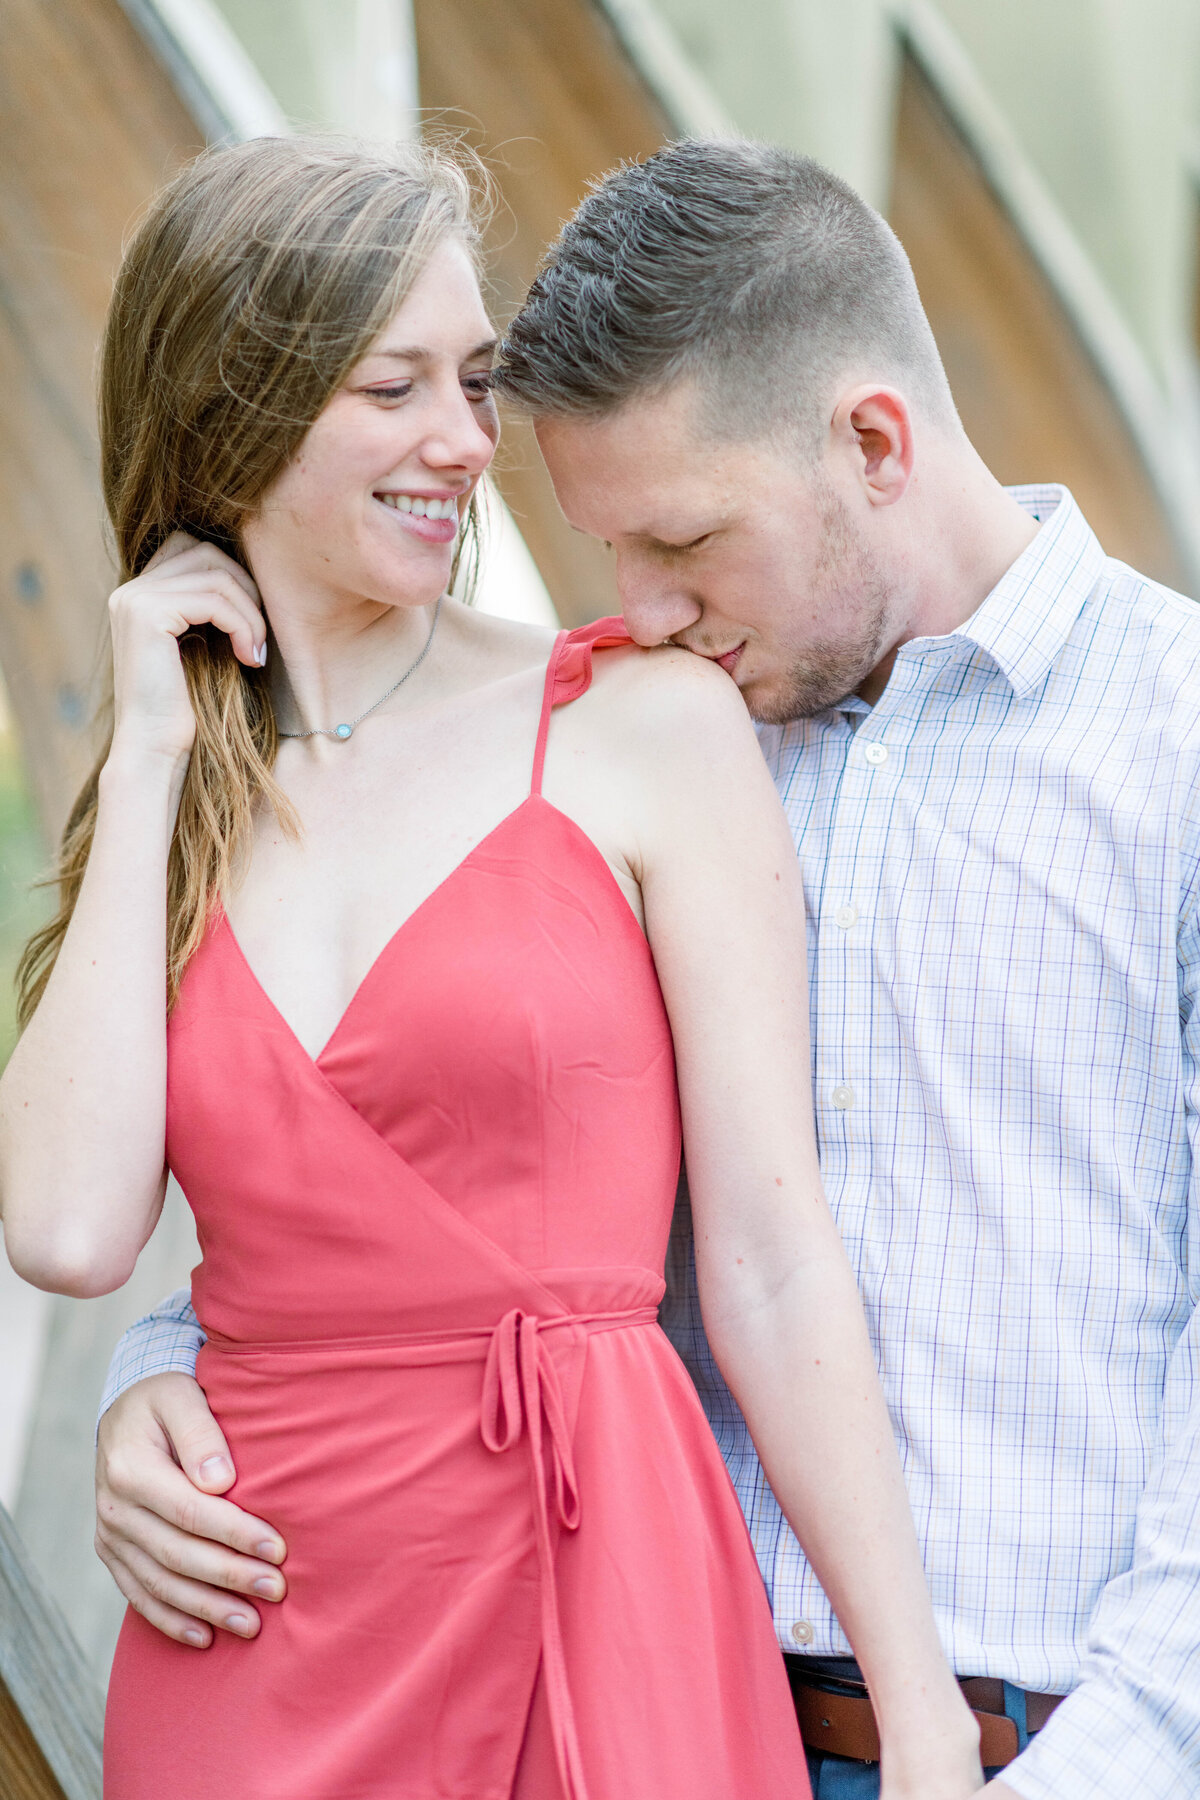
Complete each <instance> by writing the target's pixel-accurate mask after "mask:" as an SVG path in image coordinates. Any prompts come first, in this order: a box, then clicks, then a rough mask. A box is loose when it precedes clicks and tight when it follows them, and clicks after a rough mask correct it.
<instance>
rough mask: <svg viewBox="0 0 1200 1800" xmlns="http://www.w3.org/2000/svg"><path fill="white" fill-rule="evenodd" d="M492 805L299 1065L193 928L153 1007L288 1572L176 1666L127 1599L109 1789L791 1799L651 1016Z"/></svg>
mask: <svg viewBox="0 0 1200 1800" xmlns="http://www.w3.org/2000/svg"><path fill="white" fill-rule="evenodd" d="M628 642H629V640H628V637H627V635H626V634H625V632H624V630H623V628H622V627H621V626H620V624H619V622H617V621H612V620H609V621H602V622H601V623H600V624H599V625H596V626H591V627H587V628H586V629H585V630H584V631H581V632H573V633H569V634H563V635H562V636H561V637H560V639H559V640H558V643H557V645H556V648H555V652H554V655H553V658H552V660H551V665H550V668H549V670H548V672H547V684H546V696H545V704H544V707H543V712H542V721H541V728H540V731H539V735H538V743H537V751H536V755H535V759H534V761H535V767H534V779H533V785H532V791H531V792H530V794H529V796H528V798H527V799H526V800H525V801H524V802H523V803H522V805H520V806H519V807H518V808H517V809H516V810H515V811H514V812H512V813H511V814H509V815H508V817H507V818H506V819H504V820H503V821H502V822H501V823H500V824H499V825H498V826H497V827H496V828H495V829H494V830H493V831H492V832H491V833H490V834H489V835H488V836H487V837H486V838H485V839H484V840H483V842H482V843H480V844H478V845H477V846H476V847H475V849H474V850H472V851H471V853H470V854H469V855H468V856H467V857H466V858H465V859H464V861H463V862H461V863H460V864H459V865H458V867H457V868H456V869H455V870H454V872H453V873H452V874H451V875H450V876H449V877H447V879H446V880H445V881H444V882H443V883H442V884H441V886H440V887H438V888H437V889H436V890H435V891H434V892H433V893H432V894H431V895H430V896H429V897H428V899H427V900H425V901H424V902H423V903H422V905H421V906H420V907H418V909H417V910H416V912H415V913H413V914H412V915H411V916H410V918H409V919H408V920H407V921H406V922H405V923H404V924H403V925H402V926H401V927H400V929H399V930H398V931H397V932H396V934H395V935H394V936H393V938H392V939H391V940H390V942H389V943H388V945H387V946H386V947H385V949H384V950H383V951H382V953H381V954H380V956H379V958H378V959H377V961H376V962H375V964H374V965H373V967H372V968H371V970H370V972H369V974H368V975H367V977H366V979H365V980H364V981H363V983H362V985H361V986H360V988H359V989H358V991H357V993H356V994H355V996H354V999H353V1000H352V1002H351V1004H350V1006H349V1007H348V1008H347V1010H346V1012H345V1014H344V1015H343V1017H342V1019H341V1021H340V1023H339V1025H338V1026H337V1029H336V1030H335V1032H334V1034H333V1036H332V1037H331V1038H330V1040H329V1042H328V1043H327V1044H326V1046H325V1048H324V1049H323V1050H322V1051H321V1053H320V1055H319V1056H318V1057H316V1058H315V1059H314V1058H312V1057H310V1056H309V1055H308V1054H307V1053H306V1052H305V1051H304V1049H303V1048H302V1046H301V1045H300V1043H299V1042H298V1040H297V1039H296V1037H295V1036H294V1035H293V1033H292V1032H291V1030H290V1029H289V1027H288V1026H287V1024H286V1023H285V1021H284V1020H283V1018H282V1017H281V1015H280V1014H279V1013H278V1011H277V1010H276V1009H275V1007H274V1006H273V1005H272V1003H271V1002H270V1000H269V999H268V998H267V996H266V994H265V992H264V991H263V989H262V988H261V987H260V985H259V984H258V982H257V981H256V979H255V977H254V975H253V974H252V972H251V970H250V968H249V966H248V964H247V963H246V961H245V959H244V957H243V956H242V954H241V951H240V949H239V948H238V945H237V942H236V939H235V938H234V936H233V933H232V931H231V930H230V928H229V925H228V923H227V921H226V920H225V919H224V917H223V916H222V917H220V918H218V920H217V921H216V923H215V924H214V926H213V928H212V930H211V931H210V933H209V935H208V936H207V938H206V939H205V942H204V944H203V945H202V947H201V949H200V951H199V952H198V954H197V956H196V957H195V959H194V961H193V962H192V964H191V966H190V967H189V969H188V972H187V975H186V978H185V980H184V983H183V990H182V993H181V996H180V999H179V1003H178V1005H177V1007H176V1009H175V1012H174V1014H173V1016H172V1019H171V1023H170V1035H169V1074H168V1159H169V1162H170V1166H171V1168H172V1169H173V1171H174V1172H175V1174H176V1175H177V1177H178V1179H179V1181H180V1183H181V1185H182V1187H183V1190H184V1192H185V1193H186V1195H187V1197H188V1200H189V1202H190V1204H191V1206H192V1208H193V1210H194V1212H195V1215H196V1221H197V1227H198V1232H199V1238H200V1245H201V1250H202V1261H201V1263H200V1265H199V1267H198V1268H197V1270H196V1271H195V1275H194V1279H193V1296H194V1300H195V1305H196V1310H197V1313H198V1315H199V1317H200V1320H201V1322H202V1324H203V1326H204V1328H205V1331H206V1333H207V1342H206V1344H205V1346H204V1348H203V1350H202V1351H201V1356H200V1362H199V1365H198V1369H197V1375H198V1378H199V1379H200V1381H201V1383H202V1385H203V1386H204V1388H205V1391H206V1393H207V1395H208V1398H209V1401H210V1404H211V1405H212V1408H213V1410H214V1412H215V1414H216V1416H217V1418H218V1419H219V1420H220V1422H221V1425H222V1427H223V1429H224V1430H225V1432H226V1434H227V1436H228V1439H229V1443H230V1447H231V1449H232V1451H233V1455H234V1459H235V1462H236V1465H237V1471H238V1478H237V1482H236V1484H235V1486H234V1488H233V1489H232V1490H231V1498H233V1499H234V1500H236V1501H237V1502H238V1504H239V1505H241V1506H243V1507H245V1508H246V1509H248V1510H249V1511H251V1512H253V1513H256V1514H257V1515H259V1516H260V1517H263V1518H265V1519H268V1520H270V1521H271V1523H272V1524H274V1525H275V1526H277V1527H278V1529H279V1530H280V1531H281V1532H282V1534H283V1536H284V1538H285V1539H286V1541H287V1544H288V1558H287V1564H286V1573H287V1578H288V1594H287V1597H286V1599H285V1600H284V1601H283V1602H282V1603H281V1604H279V1605H277V1606H263V1607H261V1608H260V1611H261V1614H262V1630H261V1632H260V1634H259V1636H258V1637H257V1638H256V1639H255V1640H254V1641H253V1642H249V1643H247V1642H243V1641H241V1640H239V1639H237V1638H234V1637H232V1636H230V1635H229V1634H227V1633H223V1632H222V1633H218V1634H217V1637H216V1641H215V1643H214V1644H213V1646H212V1647H211V1648H210V1649H208V1650H205V1651H202V1652H201V1651H196V1650H190V1649H188V1648H186V1647H184V1646H181V1645H178V1644H175V1643H173V1642H171V1641H169V1640H168V1639H167V1638H165V1637H163V1636H161V1635H160V1634H159V1633H157V1632H156V1631H154V1630H153V1629H152V1628H151V1627H150V1626H149V1625H147V1624H146V1623H145V1621H144V1620H143V1619H141V1618H140V1617H139V1616H138V1615H136V1614H134V1613H132V1612H131V1613H130V1614H129V1615H128V1617H127V1619H126V1623H125V1626H124V1628H123V1631H122V1634H121V1640H120V1644H119V1646H118V1651H117V1657H116V1661H115V1664H114V1669H113V1678H112V1684H111V1688H110V1695H109V1709H108V1721H107V1728H106V1751H105V1756H106V1779H105V1792H106V1795H107V1797H108V1800H162V1797H163V1796H166V1795H169V1796H171V1800H384V1797H385V1796H386V1797H387V1800H639V1796H645V1800H759V1797H762V1800H768V1797H769V1800H806V1796H807V1793H808V1788H807V1777H806V1775H805V1771H804V1761H803V1754H802V1750H801V1747H800V1743H799V1739H798V1736H797V1732H796V1726H795V1719H794V1715H793V1713H792V1709H791V1704H790V1700H789V1696H788V1690H787V1683H786V1679H785V1676H784V1672H783V1667H782V1662H781V1659H780V1656H779V1652H778V1649H777V1647H776V1644H775V1640H774V1633H773V1629H772V1625H771V1619H770V1614H769V1609H768V1607H767V1603H766V1596H765V1594H764V1592H763V1588H762V1584H761V1581H760V1578H759V1575H758V1570H757V1567H756V1564H755V1561H754V1556H753V1551H752V1549H751V1546H750V1542H749V1538H748V1535H747V1532H746V1527H745V1523H744V1521H743V1519H742V1515H741V1512H740V1510H739V1507H738V1505H737V1502H736V1499H735V1498H734V1495H733V1491H732V1488H731V1487H730V1484H729V1480H728V1477H727V1475H726V1472H725V1468H724V1465H723V1463H722V1461H721V1458H720V1455H719V1453H718V1451H717V1448H716V1445H715V1443H714V1441H713V1438H712V1435H711V1433H710V1431H709V1428H708V1425H707V1423H706V1421H705V1419H704V1416H703V1413H702V1412H701V1410H700V1406H699V1403H698V1401H697V1398H696V1395H695V1392H694V1390H693V1388H692V1386H691V1384H690V1382H689V1380H688V1378H687V1376H686V1374H685V1372H684V1370H683V1367H682V1365H681V1364H680V1363H679V1361H678V1359H677V1358H676V1356H675V1353H674V1351H673V1350H672V1349H671V1348H670V1346H669V1344H668V1343H667V1340H666V1338H665V1337H664V1336H663V1334H662V1332H661V1331H660V1329H659V1327H658V1324H657V1322H656V1308H657V1305H658V1302H659V1299H660V1298H661V1295H662V1291H663V1280H662V1269H663V1261H664V1256H665V1251H666V1242H667V1234H668V1229H669V1224H670V1216H671V1209H672V1202H673V1197H674V1191H675V1184H676V1177H677V1171H678V1164H679V1152H680V1143H679V1115H678V1097H677V1092H676V1086H675V1070H674V1058H673V1051H672V1044H671V1036H670V1031H669V1028H668V1023H667V1019H666V1014H665V1011H664V1008H663V1003H662V997H661V994H660V992H659V988H658V983H657V979H656V977H655V972H654V965H653V962H652V959H651V957H650V953H649V950H648V947H647V945H646V942H645V939H644V937H643V935H642V933H641V931H640V929H639V927H638V925H637V922H636V920H635V919H634V916H633V914H632V911H631V910H630V907H629V905H628V902H627V901H626V899H625V898H624V896H623V894H622V893H621V891H620V888H619V887H618V885H617V883H616V881H615V879H614V878H613V875H612V873H611V871H610V869H609V868H608V865H607V864H606V862H605V861H604V859H603V857H602V856H601V854H600V852H599V851H598V850H597V849H596V847H595V846H594V845H593V844H592V843H591V842H590V840H589V839H588V838H587V837H586V836H585V835H584V833H583V832H582V831H581V830H580V828H579V827H578V826H577V825H575V824H574V823H573V821H572V820H570V819H569V818H568V817H567V816H566V815H565V814H563V813H561V812H559V811H558V810H557V809H556V808H554V807H553V806H551V805H550V804H549V803H548V802H547V801H546V800H545V799H544V798H543V797H542V794H541V763H542V757H543V754H544V749H545V741H546V732H547V729H548V725H549V720H550V715H551V710H552V708H553V706H555V705H561V704H564V703H565V702H567V701H569V700H571V699H573V698H574V697H575V696H576V695H577V694H579V693H582V692H583V691H584V690H585V689H586V687H587V686H588V684H589V682H590V679H591V666H592V655H593V652H594V650H596V649H597V648H604V647H607V646H610V645H618V644H620V645H626V644H628Z"/></svg>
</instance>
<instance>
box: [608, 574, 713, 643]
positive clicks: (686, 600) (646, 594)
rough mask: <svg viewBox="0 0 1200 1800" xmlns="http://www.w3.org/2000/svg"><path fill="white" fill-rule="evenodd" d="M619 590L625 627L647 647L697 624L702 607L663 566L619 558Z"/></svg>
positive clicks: (634, 639)
mask: <svg viewBox="0 0 1200 1800" xmlns="http://www.w3.org/2000/svg"><path fill="white" fill-rule="evenodd" d="M617 592H618V594H619V595H620V597H621V611H622V613H623V614H624V618H625V628H626V630H627V631H628V632H629V635H630V637H631V638H632V639H633V641H634V642H635V643H636V644H642V645H643V646H645V647H646V648H647V649H649V648H651V647H652V646H653V645H655V644H661V643H662V641H663V639H664V638H669V637H673V636H674V635H675V633H676V632H678V631H686V630H687V628H688V626H689V625H694V624H695V623H696V620H697V619H698V618H699V617H700V615H701V613H702V612H703V610H704V609H703V607H702V606H701V605H700V602H699V601H698V600H696V599H695V598H694V597H693V596H692V595H691V594H689V593H688V592H687V590H686V589H685V588H684V587H682V586H681V585H680V583H679V582H678V580H676V579H674V578H673V577H672V576H671V574H670V573H669V572H668V571H666V570H663V569H653V568H647V567H646V566H645V565H644V564H638V563H634V562H632V561H629V560H626V559H624V558H622V557H620V556H618V558H617Z"/></svg>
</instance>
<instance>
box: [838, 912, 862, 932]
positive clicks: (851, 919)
mask: <svg viewBox="0 0 1200 1800" xmlns="http://www.w3.org/2000/svg"><path fill="white" fill-rule="evenodd" d="M833 917H834V923H835V924H837V925H840V926H841V928H842V930H843V931H849V929H850V927H851V926H852V925H857V924H858V908H857V906H839V907H838V909H837V911H836V912H835V913H834V915H833Z"/></svg>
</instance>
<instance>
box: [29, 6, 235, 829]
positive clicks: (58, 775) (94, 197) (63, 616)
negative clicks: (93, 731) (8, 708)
mask: <svg viewBox="0 0 1200 1800" xmlns="http://www.w3.org/2000/svg"><path fill="white" fill-rule="evenodd" d="M200 147H201V138H200V134H199V133H198V131H197V129H196V126H195V125H194V123H193V122H192V120H191V118H190V117H189V116H188V114H187V113H186V111H185V110H184V108H183V106H182V104H181V103H180V101H179V100H178V98H177V97H176V95H175V93H174V91H173V89H172V88H171V86H170V83H169V81H168V80H167V78H166V76H165V75H164V73H163V71H162V70H161V69H160V68H159V67H158V65H157V63H156V62H155V61H154V59H153V57H152V56H150V55H149V53H148V52H147V50H146V48H145V46H144V45H143V44H142V43H141V40H140V39H139V38H138V37H137V34H136V33H135V31H134V29H133V27H132V25H131V24H130V22H129V20H128V18H127V17H126V15H125V13H124V12H123V11H122V9H121V7H120V6H119V5H118V4H117V0H5V5H4V6H3V7H2V8H0V169H2V170H3V179H0V381H2V382H3V390H2V391H3V392H4V396H5V405H4V409H3V415H2V417H0V663H2V665H3V668H4V674H5V678H6V681H7V684H8V688H9V692H10V695H11V699H12V705H13V711H14V713H15V715H16V720H17V725H18V728H19V730H20V733H21V737H22V741H23V743H24V745H25V749H26V755H27V761H28V766H29V771H30V779H31V781H32V784H33V787H34V790H35V793H36V796H37V800H38V804H39V809H40V812H41V815H42V819H43V822H44V825H45V829H46V834H47V837H48V839H49V838H53V837H55V836H56V835H57V832H58V829H59V826H60V823H61V820H62V818H63V816H64V814H65V811H66V808H67V806H68V804H69V802H70V800H71V798H73V796H74V793H75V791H76V789H77V788H78V785H79V782H80V780H81V779H82V776H83V773H84V771H85V767H86V764H87V762H88V761H89V760H90V754H91V736H90V733H89V731H88V723H89V720H90V716H91V712H92V704H93V695H94V682H95V675H96V671H97V667H98V662H99V657H100V654H101V650H102V646H103V643H104V622H105V621H104V599H105V596H106V594H107V592H108V590H109V588H110V587H111V585H112V573H111V564H110V559H109V555H108V551H107V548H106V545H105V539H104V529H103V521H102V507H101V503H100V495H99V485H98V476H97V456H96V438H95V359H96V346H97V342H98V339H99V336H100V330H101V326H102V324H103V320H104V314H105V311H106V308H107V305H108V296H109V290H110V287H111V282H112V276H113V272H114V270H115V269H116V267H117V264H118V262H119V260H120V255H121V245H122V242H123V239H124V237H125V234H126V232H127V230H128V228H129V226H130V224H131V223H132V221H133V219H134V218H135V216H136V215H137V213H138V212H139V211H140V210H141V208H142V207H143V206H144V204H145V203H146V201H147V200H148V199H149V197H150V195H151V194H152V193H153V191H154V189H155V188H156V187H157V186H158V185H159V184H160V183H161V182H162V180H163V179H164V178H165V177H166V176H167V175H169V174H170V173H171V172H172V170H173V169H174V168H175V167H177V166H178V164H179V162H180V161H181V159H182V158H183V157H184V156H186V155H189V154H191V153H193V152H194V151H196V150H198V149H199V148H200Z"/></svg>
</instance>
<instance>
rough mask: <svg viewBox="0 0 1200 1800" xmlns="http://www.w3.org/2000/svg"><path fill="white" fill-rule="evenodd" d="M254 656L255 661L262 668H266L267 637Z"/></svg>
mask: <svg viewBox="0 0 1200 1800" xmlns="http://www.w3.org/2000/svg"><path fill="white" fill-rule="evenodd" d="M254 658H255V661H256V662H257V663H258V666H259V668H260V669H265V668H266V666H267V640H266V638H264V639H263V641H262V643H261V644H260V645H259V646H258V649H257V650H256V651H255V652H254Z"/></svg>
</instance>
